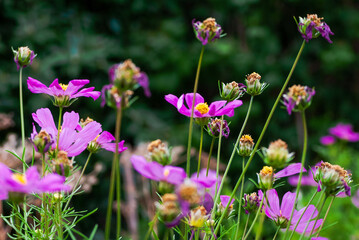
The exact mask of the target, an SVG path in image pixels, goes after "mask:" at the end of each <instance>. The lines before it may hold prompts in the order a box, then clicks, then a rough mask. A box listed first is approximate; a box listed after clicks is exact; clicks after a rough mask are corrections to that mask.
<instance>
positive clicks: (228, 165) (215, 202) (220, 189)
mask: <svg viewBox="0 0 359 240" xmlns="http://www.w3.org/2000/svg"><path fill="white" fill-rule="evenodd" d="M253 98H254V97H253V96H251V100H250V101H249V106H248V109H247V114H246V117H245V119H244V122H243V125H242V128H241V131H240V132H239V134H238V137H237V141H236V143H235V144H234V148H233V151H232V154H231V157H230V158H229V161H228V164H227V167H226V170H225V171H224V174H223V177H222V181H221V184H220V186H219V190H218V194H216V197H215V200H214V206H216V205H217V203H218V201H219V196H220V194H221V191H222V188H223V184H224V181H225V179H226V177H227V174H228V171H229V168H230V166H231V164H232V161H233V159H234V154H235V153H236V149H237V146H238V144H239V140H240V139H241V137H242V134H243V131H244V128H245V126H246V125H247V121H248V118H249V114H250V112H251V109H252V103H253ZM231 201H232V200H231Z"/></svg>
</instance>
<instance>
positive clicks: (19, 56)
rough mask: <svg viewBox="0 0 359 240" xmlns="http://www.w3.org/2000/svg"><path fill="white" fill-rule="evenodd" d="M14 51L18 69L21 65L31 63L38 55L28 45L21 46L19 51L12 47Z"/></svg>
mask: <svg viewBox="0 0 359 240" xmlns="http://www.w3.org/2000/svg"><path fill="white" fill-rule="evenodd" d="M12 52H13V53H14V61H15V63H16V66H17V70H19V69H20V67H26V66H28V65H31V64H32V61H33V60H34V58H35V57H36V54H35V53H34V51H32V50H30V48H28V47H19V48H18V49H17V51H16V50H14V49H12Z"/></svg>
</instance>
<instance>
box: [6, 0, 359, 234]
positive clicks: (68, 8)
mask: <svg viewBox="0 0 359 240" xmlns="http://www.w3.org/2000/svg"><path fill="white" fill-rule="evenodd" d="M358 10H359V2H358V1H355V0H345V1H334V0H317V1H309V0H288V1H281V0H273V1H264V0H263V1H260V0H228V1H220V0H209V1H190V0H183V1H161V0H155V1H147V0H132V1H125V0H102V1H94V0H86V1H84V0H77V1H65V0H52V1H39V0H37V1H36V0H18V1H13V0H0V86H1V87H0V113H6V114H10V115H8V116H10V117H11V116H12V119H13V121H14V124H10V125H9V126H8V127H7V128H5V129H0V145H3V144H5V142H6V141H7V138H8V136H9V134H10V133H14V132H15V133H18V134H19V133H20V120H19V117H18V116H19V108H18V105H19V103H18V102H19V101H18V72H17V71H16V65H15V63H14V62H13V54H12V51H11V46H12V47H14V48H17V47H19V46H29V47H30V48H31V49H32V50H34V51H35V53H37V57H36V58H35V60H34V62H33V64H32V66H31V67H28V68H26V69H25V71H24V79H26V78H27V77H28V76H31V77H33V78H35V79H38V80H40V81H42V82H43V83H44V84H46V85H48V84H50V83H51V82H52V81H53V80H54V79H55V78H59V81H60V82H62V83H67V82H68V81H69V80H72V79H90V81H91V85H93V86H95V87H96V89H97V90H101V88H102V86H104V85H105V84H108V74H107V71H108V68H109V67H110V66H111V65H112V64H114V63H118V62H121V61H123V60H125V59H127V58H130V59H132V60H133V62H134V63H135V64H136V65H137V66H139V67H140V68H141V70H142V71H144V72H146V73H147V74H148V76H149V79H150V88H151V92H152V97H151V98H149V99H147V98H146V97H145V96H144V94H143V91H142V89H138V90H137V91H136V95H139V96H140V98H139V99H138V100H137V101H136V102H135V104H133V106H132V107H131V108H130V109H128V110H126V111H125V114H124V121H123V125H122V132H121V138H122V139H124V140H125V141H126V143H127V144H129V145H131V146H133V147H135V146H137V145H138V144H140V143H142V142H147V141H152V140H155V139H157V138H160V139H162V140H164V141H167V142H168V143H169V144H170V145H172V146H182V145H186V142H187V137H188V135H187V134H188V118H186V117H184V116H182V115H180V114H179V113H178V112H177V111H176V109H175V108H173V107H172V106H171V105H170V104H168V103H167V102H166V101H165V100H164V95H165V94H168V93H172V94H175V95H177V96H179V95H180V94H182V93H186V92H191V91H192V90H193V83H194V77H195V71H196V67H197V61H198V58H199V53H200V50H201V43H200V42H199V41H197V40H196V38H195V36H194V34H193V30H192V26H191V21H192V19H193V18H196V19H197V20H204V19H205V18H207V17H210V16H211V17H214V18H216V20H217V22H218V23H219V24H220V25H221V26H222V28H223V29H224V32H225V33H226V34H227V35H226V36H225V37H224V38H222V39H220V40H218V41H216V42H215V43H214V44H209V45H207V46H206V49H205V53H204V60H203V64H202V70H201V74H200V81H199V93H200V94H202V96H204V97H205V99H206V100H207V101H208V102H211V101H213V100H217V99H218V87H217V86H218V81H219V80H220V81H223V82H231V81H237V82H244V78H245V75H246V74H249V73H252V72H254V71H255V72H258V73H259V74H261V75H262V81H265V82H267V83H269V84H270V86H269V87H268V88H267V90H265V92H264V93H263V94H262V95H260V96H258V97H256V98H255V101H254V105H253V110H252V113H251V116H250V119H249V122H248V124H247V127H246V129H245V133H249V134H251V135H252V137H253V138H254V141H256V138H258V135H259V133H260V131H261V129H262V127H263V125H264V122H265V119H266V118H267V115H268V113H269V111H270V109H271V106H272V105H273V103H274V100H275V97H276V95H277V94H278V92H279V89H280V87H281V85H282V84H283V82H284V80H285V78H286V76H287V74H288V72H289V70H290V67H291V66H292V64H293V61H294V58H295V56H296V54H297V51H298V50H299V47H300V45H301V42H302V39H301V36H300V34H299V33H298V31H297V27H296V25H295V22H294V20H293V16H296V17H298V16H306V14H307V13H316V14H318V16H320V17H324V21H325V22H326V23H327V24H328V25H329V26H330V27H331V30H332V31H333V32H334V33H335V35H334V36H332V37H331V39H332V40H333V44H329V43H328V42H326V41H325V40H324V39H323V38H318V39H313V40H311V41H310V42H309V44H307V45H306V47H305V49H304V52H303V55H302V57H301V59H300V61H299V63H298V66H297V68H296V70H295V72H294V74H293V77H292V80H291V82H290V85H291V84H302V85H308V86H310V87H315V90H316V95H315V97H314V99H313V102H312V106H311V107H310V108H309V109H308V110H307V119H308V127H309V137H310V140H309V154H308V162H309V164H310V165H312V164H314V163H316V162H317V161H319V160H320V159H322V158H325V156H323V155H325V154H323V151H321V150H323V149H321V148H320V143H319V138H320V136H322V135H326V134H327V129H328V128H329V127H332V126H334V125H336V123H338V122H344V123H352V124H353V125H354V129H355V130H356V131H358V130H359V108H358V104H359V68H358V65H359V58H358V53H359V11H358ZM24 86H25V84H24ZM24 94H25V96H24V102H25V120H26V122H25V124H26V129H27V136H29V134H30V130H31V128H32V125H31V124H32V118H31V113H33V112H35V111H36V109H38V108H42V107H49V108H51V109H52V110H53V114H54V116H57V114H58V113H57V112H56V111H55V108H54V107H53V106H52V103H51V101H50V100H49V99H48V97H47V96H44V95H35V94H32V93H30V91H28V90H27V88H25V93H24ZM242 100H243V102H244V104H243V106H242V107H240V108H239V109H237V110H236V115H235V117H233V118H231V119H227V120H230V121H231V124H230V128H231V134H230V136H229V138H228V139H226V140H224V145H223V147H222V150H223V154H222V162H223V163H226V162H227V159H228V157H229V155H230V153H231V150H232V147H233V143H234V141H235V139H236V137H237V134H238V132H239V130H240V127H241V126H242V122H243V120H244V115H245V113H246V110H247V107H248V102H249V97H248V96H246V95H245V96H244V97H243V99H242ZM100 102H101V100H100V99H98V100H97V101H95V102H93V100H92V99H84V98H83V99H79V100H78V101H77V102H76V103H74V104H73V105H72V106H71V108H70V109H71V110H74V111H76V112H79V114H80V116H81V117H83V118H86V117H87V116H90V117H91V118H93V119H95V120H96V121H98V122H100V123H101V124H102V125H103V129H104V130H108V131H111V132H114V126H115V122H114V120H115V114H114V111H113V110H112V109H110V108H108V107H104V108H101V107H100ZM194 134H195V135H194V140H193V146H198V144H199V128H197V127H195V130H194ZM278 138H281V139H283V140H285V141H286V142H287V143H288V145H289V149H290V150H291V151H294V152H296V159H295V160H294V161H299V159H300V149H301V121H300V117H299V115H296V114H292V115H291V116H288V114H287V112H286V111H285V110H284V109H280V108H278V109H277V111H276V112H275V115H274V117H273V119H272V121H271V123H270V126H269V129H268V131H267V133H266V134H265V137H264V139H263V141H262V144H263V146H267V145H268V144H269V142H270V141H273V140H276V139H278ZM210 141H211V138H210V137H206V138H205V143H204V150H205V151H208V149H209V146H210ZM349 147H350V149H351V152H350V154H347V156H346V158H345V161H347V166H346V167H349V166H351V167H352V168H355V166H356V167H357V166H358V164H354V163H353V162H356V161H358V160H359V155H358V152H357V151H358V150H359V145H358V144H353V143H351V144H349ZM319 152H321V153H319ZM183 156H184V155H183V154H182V158H183ZM85 158H86V154H82V155H81V156H80V157H78V158H77V159H76V162H77V163H78V164H79V165H81V164H83V163H84V161H85ZM179 158H181V156H179ZM111 159H112V155H111V154H110V153H106V152H101V153H99V154H97V155H96V156H94V157H93V158H92V163H91V167H90V169H88V172H91V171H92V170H94V171H95V173H96V174H95V175H96V177H94V178H95V179H93V181H95V182H94V184H93V185H92V186H91V189H90V190H89V191H87V192H86V193H84V194H82V195H80V196H77V197H76V198H74V206H75V208H76V209H77V210H85V209H88V210H90V211H91V210H93V209H96V208H98V210H97V212H96V213H94V214H93V215H91V216H90V217H89V218H88V219H86V220H84V221H83V222H80V223H79V224H78V230H79V231H81V232H83V233H84V234H86V235H89V233H90V232H91V231H92V229H93V227H94V226H95V225H96V224H98V225H99V230H98V232H97V235H96V236H97V239H102V238H103V237H102V236H103V229H104V223H105V211H106V205H107V196H108V194H107V193H108V185H109V174H110V168H111ZM124 161H125V160H124ZM254 161H256V164H252V166H251V167H250V173H249V174H248V175H249V177H252V178H253V179H256V175H255V173H256V172H258V171H259V170H260V168H261V167H262V165H263V162H262V160H261V159H260V158H259V157H256V158H255V159H254ZM333 161H335V159H334V160H333ZM179 162H180V160H179ZM96 163H101V166H100V167H101V168H99V167H97V168H96V167H95V166H96ZM334 163H335V162H334ZM240 166H241V159H240V158H239V157H238V160H237V161H235V163H234V165H233V167H232V169H231V171H230V176H231V180H230V181H228V184H227V186H228V187H227V190H228V189H230V186H231V184H232V185H233V184H234V183H235V181H236V177H237V176H238V173H239V172H240V171H241V170H240V169H241V167H240ZM357 170H358V168H356V169H352V172H353V175H354V176H355V175H357V172H358V171H357ZM121 171H122V175H123V174H125V171H124V168H122V170H121ZM134 175H137V173H134ZM354 178H355V177H354ZM123 180H124V181H126V180H125V179H123ZM125 183H126V182H125ZM355 184H356V183H355ZM246 189H247V190H248V191H253V190H254V186H253V184H251V183H250V182H248V183H247V184H246ZM289 189H290V188H289V187H284V188H282V189H281V191H282V192H284V191H285V190H289ZM354 189H355V191H356V190H357V188H354ZM304 190H305V191H304V192H305V193H306V195H309V190H308V189H304ZM307 190H308V191H307ZM353 192H354V191H353ZM125 199H126V196H125V192H124V194H123V200H124V201H125ZM140 206H142V205H141V204H140ZM338 210H340V211H338ZM134 212H135V214H136V215H137V214H138V216H139V217H138V218H139V223H138V224H139V225H138V229H139V230H138V235H139V236H143V235H144V234H145V233H146V231H147V222H148V221H149V219H148V215H147V214H146V213H145V211H144V210H143V208H142V207H139V208H136V209H135V211H134ZM358 214H359V209H357V208H355V207H354V206H353V205H352V204H351V201H350V199H349V198H347V199H338V200H336V201H335V206H334V209H333V210H332V214H331V216H330V218H328V220H327V222H328V224H332V223H335V222H337V224H335V225H333V226H331V227H330V228H328V229H326V230H325V232H323V236H331V239H359V230H358V228H357V226H358V224H359V219H358ZM125 218H126V216H124V221H123V222H124V223H123V227H124V232H123V233H124V236H125V237H126V236H127V237H128V236H129V235H128V234H127V233H126V232H128V231H129V227H128V221H126V219H125ZM338 222H339V223H338ZM270 224H271V223H269V222H268V226H270ZM274 230H275V227H274V226H273V227H272V228H271V227H269V228H268V230H267V232H266V233H265V234H268V236H273V233H274Z"/></svg>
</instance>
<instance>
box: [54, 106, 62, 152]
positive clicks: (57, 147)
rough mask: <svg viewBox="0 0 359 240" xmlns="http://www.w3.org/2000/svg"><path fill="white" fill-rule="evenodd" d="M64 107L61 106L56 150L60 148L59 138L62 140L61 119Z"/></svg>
mask: <svg viewBox="0 0 359 240" xmlns="http://www.w3.org/2000/svg"><path fill="white" fill-rule="evenodd" d="M62 109H63V107H59V122H58V124H57V140H56V150H57V151H58V150H59V140H60V130H61V119H62Z"/></svg>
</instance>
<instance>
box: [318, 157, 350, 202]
mask: <svg viewBox="0 0 359 240" xmlns="http://www.w3.org/2000/svg"><path fill="white" fill-rule="evenodd" d="M315 169H316V171H315V173H314V180H315V181H316V182H317V183H318V192H319V191H321V190H324V191H325V193H326V194H327V195H328V196H336V195H337V194H339V193H341V192H345V194H346V195H347V196H350V195H351V193H350V187H349V184H350V183H351V182H352V178H351V173H348V171H347V170H345V169H344V168H342V167H341V166H339V165H332V164H330V163H328V162H323V161H322V162H320V164H319V165H317V166H316V167H315Z"/></svg>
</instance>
